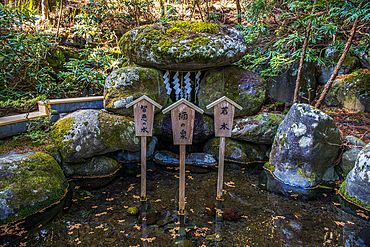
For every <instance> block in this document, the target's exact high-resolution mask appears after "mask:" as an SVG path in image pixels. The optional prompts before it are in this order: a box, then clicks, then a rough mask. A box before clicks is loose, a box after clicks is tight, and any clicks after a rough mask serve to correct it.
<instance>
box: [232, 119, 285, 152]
mask: <svg viewBox="0 0 370 247" xmlns="http://www.w3.org/2000/svg"><path fill="white" fill-rule="evenodd" d="M283 120H284V115H281V114H274V113H262V114H259V115H257V116H252V117H247V118H243V119H237V120H236V123H235V125H234V128H233V131H232V134H231V138H232V139H235V140H240V141H248V142H253V143H256V144H268V145H272V142H273V141H274V137H275V135H276V132H277V129H278V127H279V124H280V123H281V122H282V121H283Z"/></svg>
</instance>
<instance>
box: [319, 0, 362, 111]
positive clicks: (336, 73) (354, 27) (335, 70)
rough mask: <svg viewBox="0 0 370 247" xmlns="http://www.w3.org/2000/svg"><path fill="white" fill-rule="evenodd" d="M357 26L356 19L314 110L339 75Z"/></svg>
mask: <svg viewBox="0 0 370 247" xmlns="http://www.w3.org/2000/svg"><path fill="white" fill-rule="evenodd" d="M361 5H362V3H361V4H360V6H359V8H360V7H361ZM357 24H358V17H357V18H356V19H355V22H354V23H353V26H352V30H351V33H350V36H349V38H348V40H347V43H346V46H345V47H344V50H343V53H342V55H341V56H340V58H339V61H338V63H337V66H335V69H334V71H333V73H332V74H331V76H330V78H329V80H328V82H327V83H326V84H325V88H324V90H323V91H322V93H321V95H320V98H319V100H318V101H317V102H316V105H315V107H316V108H320V107H321V104H322V102H323V101H324V99H325V96H326V95H327V94H328V92H329V90H330V87H331V85H332V84H333V82H334V80H335V78H336V77H337V75H338V73H339V70H340V68H341V67H342V64H343V62H344V59H346V56H347V53H348V51H349V48H350V47H351V43H352V39H353V36H355V33H356V27H357Z"/></svg>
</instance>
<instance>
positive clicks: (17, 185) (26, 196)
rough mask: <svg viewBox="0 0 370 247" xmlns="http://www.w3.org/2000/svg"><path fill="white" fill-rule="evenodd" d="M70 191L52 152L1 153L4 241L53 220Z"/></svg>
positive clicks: (0, 207)
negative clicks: (50, 153) (49, 153)
mask: <svg viewBox="0 0 370 247" xmlns="http://www.w3.org/2000/svg"><path fill="white" fill-rule="evenodd" d="M67 192H68V182H67V179H66V178H65V176H64V174H63V171H62V169H61V168H60V167H59V165H58V163H57V162H56V161H55V160H54V159H53V158H52V157H51V156H50V155H48V154H45V153H41V152H36V153H34V152H29V153H26V154H15V153H13V154H8V155H5V156H2V157H0V201H1V204H0V224H1V229H2V230H1V233H0V236H1V238H0V239H1V240H0V243H4V242H8V241H13V240H15V239H17V236H16V235H18V236H23V235H24V234H25V233H26V232H27V231H30V230H32V229H34V228H37V227H38V226H39V225H41V224H45V223H47V222H48V221H50V220H51V219H52V218H53V217H54V216H55V215H56V214H57V213H58V212H59V211H60V210H61V208H62V207H63V205H64V198H65V196H66V195H67ZM5 231H7V233H5Z"/></svg>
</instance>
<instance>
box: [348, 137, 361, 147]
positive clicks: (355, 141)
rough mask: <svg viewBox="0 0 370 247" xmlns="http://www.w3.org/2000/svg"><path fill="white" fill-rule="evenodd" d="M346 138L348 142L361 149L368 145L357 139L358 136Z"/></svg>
mask: <svg viewBox="0 0 370 247" xmlns="http://www.w3.org/2000/svg"><path fill="white" fill-rule="evenodd" d="M345 138H346V141H348V142H349V143H351V144H352V145H355V146H359V147H365V146H366V143H365V142H364V141H363V140H361V139H360V138H357V137H356V136H346V137H345Z"/></svg>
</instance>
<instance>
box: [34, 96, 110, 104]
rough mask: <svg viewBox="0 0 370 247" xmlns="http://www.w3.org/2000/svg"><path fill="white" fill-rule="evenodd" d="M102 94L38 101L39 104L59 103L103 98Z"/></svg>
mask: <svg viewBox="0 0 370 247" xmlns="http://www.w3.org/2000/svg"><path fill="white" fill-rule="evenodd" d="M103 99H104V96H92V97H78V98H65V99H50V100H47V101H38V102H37V103H39V104H49V105H52V104H61V103H73V102H81V101H94V100H103Z"/></svg>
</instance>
